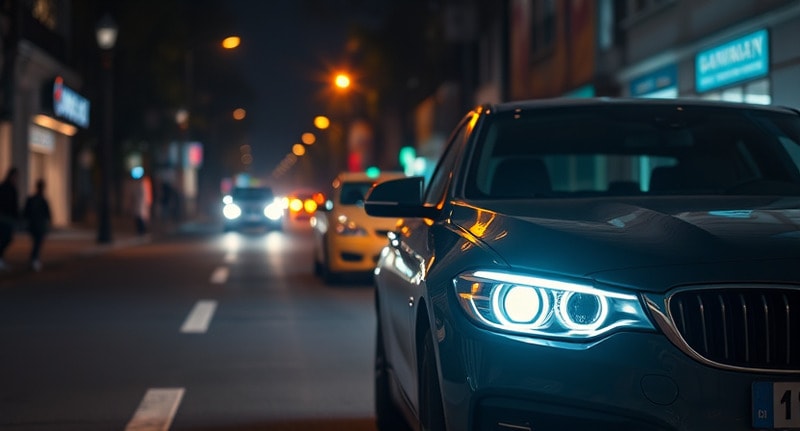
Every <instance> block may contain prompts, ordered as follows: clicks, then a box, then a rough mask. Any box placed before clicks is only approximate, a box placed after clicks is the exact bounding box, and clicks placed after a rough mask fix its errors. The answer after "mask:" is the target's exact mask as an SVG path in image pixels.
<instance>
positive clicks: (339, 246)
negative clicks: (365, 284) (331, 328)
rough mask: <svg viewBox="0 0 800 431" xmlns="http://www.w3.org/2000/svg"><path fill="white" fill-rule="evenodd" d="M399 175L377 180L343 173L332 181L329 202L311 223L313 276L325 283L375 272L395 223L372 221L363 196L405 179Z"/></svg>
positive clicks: (386, 174) (385, 220)
mask: <svg viewBox="0 0 800 431" xmlns="http://www.w3.org/2000/svg"><path fill="white" fill-rule="evenodd" d="M402 177H404V175H403V174H402V173H400V172H385V173H381V174H379V175H378V176H371V175H367V174H366V173H363V172H343V173H340V174H339V175H338V176H337V177H336V178H335V179H334V181H333V190H332V191H331V193H330V199H329V200H328V201H327V202H326V204H325V205H323V206H320V207H319V208H318V209H317V212H316V214H315V215H314V216H313V217H312V219H311V226H312V227H313V233H314V272H315V273H316V274H318V275H320V276H322V277H323V279H324V280H325V281H326V282H333V281H336V280H337V279H339V278H340V276H342V275H346V274H369V273H370V272H371V271H372V270H373V269H374V268H375V262H376V261H377V259H378V255H379V254H380V251H381V249H382V248H383V247H384V246H385V245H386V244H387V242H388V239H387V237H386V234H387V233H388V232H389V231H391V230H393V229H394V227H395V224H396V220H392V219H387V218H376V217H370V216H368V215H367V213H366V212H364V195H365V194H366V193H367V192H368V191H369V189H370V188H371V187H372V186H373V185H375V184H377V183H380V182H381V181H385V180H387V179H396V178H402Z"/></svg>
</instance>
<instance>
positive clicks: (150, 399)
mask: <svg viewBox="0 0 800 431" xmlns="http://www.w3.org/2000/svg"><path fill="white" fill-rule="evenodd" d="M184 391H185V390H184V388H152V389H148V390H147V393H145V394H144V398H142V402H141V403H139V408H138V409H136V412H135V413H134V414H133V417H132V418H131V420H130V422H128V425H127V426H126V427H125V431H167V430H169V426H170V425H171V424H172V419H173V418H174V417H175V413H176V412H177V411H178V406H179V405H180V403H181V399H182V398H183V393H184Z"/></svg>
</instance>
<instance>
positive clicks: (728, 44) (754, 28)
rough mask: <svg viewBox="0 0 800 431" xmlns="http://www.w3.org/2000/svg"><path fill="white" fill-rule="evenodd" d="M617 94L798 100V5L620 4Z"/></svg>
mask: <svg viewBox="0 0 800 431" xmlns="http://www.w3.org/2000/svg"><path fill="white" fill-rule="evenodd" d="M626 6H627V9H626V14H625V17H624V18H623V19H622V20H621V22H620V23H619V24H620V28H621V29H622V31H623V32H624V34H625V41H626V42H625V49H624V58H625V64H624V65H623V66H622V67H620V68H619V69H618V70H617V72H616V74H615V76H616V79H617V81H618V82H619V83H620V88H621V90H622V91H621V95H623V96H633V97H696V98H703V99H711V100H727V101H734V102H748V103H757V104H770V103H772V104H778V105H788V106H794V107H798V106H800V85H798V80H797V77H798V76H800V45H798V44H797V42H796V40H798V37H800V3H798V2H797V1H792V0H736V1H702V2H693V1H685V0H649V1H644V2H642V1H628V2H626Z"/></svg>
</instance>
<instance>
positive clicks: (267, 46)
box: [226, 0, 346, 175]
mask: <svg viewBox="0 0 800 431" xmlns="http://www.w3.org/2000/svg"><path fill="white" fill-rule="evenodd" d="M226 5H227V7H229V8H231V10H232V14H233V16H234V18H235V19H236V20H237V31H239V32H240V33H241V36H242V46H241V52H239V53H238V55H239V56H240V61H242V65H243V66H244V69H245V74H246V77H247V79H248V80H249V81H250V83H251V86H252V87H253V88H254V89H255V91H256V94H255V96H256V104H255V106H253V107H247V110H248V118H249V119H250V123H251V135H250V136H251V139H250V141H251V146H252V148H253V156H254V162H253V170H254V172H264V173H266V175H268V174H269V173H270V172H271V171H272V169H273V168H274V167H275V166H276V165H277V164H278V163H279V162H280V160H281V159H282V158H283V157H284V156H285V155H286V154H288V153H289V152H290V151H291V146H292V144H294V143H296V142H299V140H300V135H301V134H302V133H303V132H307V131H313V123H312V121H313V118H314V116H316V115H319V114H323V112H321V111H322V110H323V106H322V105H321V104H320V103H319V102H320V101H319V99H320V95H321V94H322V93H323V92H324V91H325V88H326V86H329V85H330V83H329V82H328V81H327V80H326V79H327V78H326V77H327V76H328V75H329V74H330V73H331V72H332V71H333V70H334V69H335V68H336V67H337V66H338V65H339V64H340V63H341V59H342V55H343V53H344V47H345V44H346V43H345V40H346V26H345V24H344V23H343V20H342V19H341V16H339V17H338V18H337V17H336V16H332V15H328V17H330V18H331V19H323V16H321V15H322V14H324V12H318V13H309V12H308V11H309V9H310V5H309V3H308V2H300V1H290V2H253V1H247V0H236V1H231V2H226Z"/></svg>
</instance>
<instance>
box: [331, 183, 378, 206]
mask: <svg viewBox="0 0 800 431" xmlns="http://www.w3.org/2000/svg"><path fill="white" fill-rule="evenodd" d="M373 184H374V182H372V181H363V182H353V183H343V184H342V193H341V194H340V195H339V203H340V204H342V205H361V204H363V202H364V196H366V194H367V192H368V191H369V189H370V188H372V186H373Z"/></svg>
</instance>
